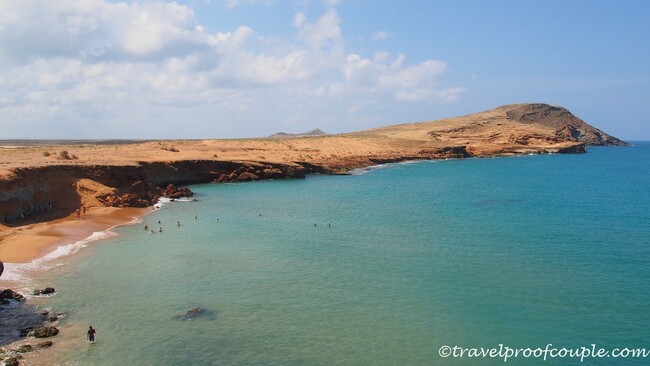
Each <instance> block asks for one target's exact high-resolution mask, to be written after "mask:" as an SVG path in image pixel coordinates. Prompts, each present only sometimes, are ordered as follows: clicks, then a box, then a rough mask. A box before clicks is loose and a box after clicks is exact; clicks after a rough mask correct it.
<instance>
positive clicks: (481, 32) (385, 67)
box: [0, 0, 650, 141]
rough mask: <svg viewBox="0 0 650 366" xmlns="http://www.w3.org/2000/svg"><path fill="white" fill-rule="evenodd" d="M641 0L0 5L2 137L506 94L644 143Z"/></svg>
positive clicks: (393, 115) (115, 131) (260, 118)
mask: <svg viewBox="0 0 650 366" xmlns="http://www.w3.org/2000/svg"><path fill="white" fill-rule="evenodd" d="M648 14H650V2H648V1H642V0H639V1H634V0H625V1H599V0H572V1H566V0H544V1H541V0H540V1H520V0H501V1H479V0H477V1H470V0H464V1H453V0H450V1H434V0H429V1H394V0H393V1H386V0H186V1H176V2H169V1H162V0H155V1H133V2H129V1H125V2H117V1H108V0H20V1H10V0H0V131H1V132H0V139H204V138H244V137H263V136H268V135H271V134H273V133H276V132H280V131H282V132H288V133H299V132H305V131H308V130H311V129H314V128H320V129H322V130H324V131H325V132H328V133H340V132H349V131H355V130H361V129H368V128H373V127H380V126H385V125H390V124H398V123H408V122H418V121H429V120H434V119H439V118H445V117H453V116H459V115H466V114H470V113H475V112H480V111H483V110H489V109H492V108H496V107H498V106H500V105H504V104H513V103H525V102H541V103H548V104H552V105H560V106H563V107H566V108H568V109H569V110H570V111H571V112H572V113H573V114H575V115H576V116H578V117H580V118H582V119H583V120H585V121H586V122H587V123H589V124H591V125H593V126H595V127H597V128H599V129H601V130H603V131H604V132H606V133H609V134H611V135H614V136H616V137H619V138H622V139H625V140H631V141H635V140H650V117H649V116H650V113H648V112H647V108H648V106H649V105H650V21H648V20H647V18H648Z"/></svg>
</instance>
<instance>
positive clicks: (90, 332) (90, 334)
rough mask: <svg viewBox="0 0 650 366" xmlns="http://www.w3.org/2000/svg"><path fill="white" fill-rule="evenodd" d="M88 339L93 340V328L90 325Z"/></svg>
mask: <svg viewBox="0 0 650 366" xmlns="http://www.w3.org/2000/svg"><path fill="white" fill-rule="evenodd" d="M88 341H90V342H95V330H94V329H93V326H92V325H91V326H90V328H88Z"/></svg>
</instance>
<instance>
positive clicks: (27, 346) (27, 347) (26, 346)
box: [16, 344, 33, 353]
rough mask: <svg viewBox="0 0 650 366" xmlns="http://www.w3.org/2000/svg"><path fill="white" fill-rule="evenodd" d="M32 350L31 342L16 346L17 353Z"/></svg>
mask: <svg viewBox="0 0 650 366" xmlns="http://www.w3.org/2000/svg"><path fill="white" fill-rule="evenodd" d="M31 351H33V347H32V345H31V344H23V345H22V346H20V347H18V349H17V350H16V352H18V353H27V352H31Z"/></svg>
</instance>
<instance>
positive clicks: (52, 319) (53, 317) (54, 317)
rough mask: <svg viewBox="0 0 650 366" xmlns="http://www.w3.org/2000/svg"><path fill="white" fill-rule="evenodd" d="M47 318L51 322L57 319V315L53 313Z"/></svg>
mask: <svg viewBox="0 0 650 366" xmlns="http://www.w3.org/2000/svg"><path fill="white" fill-rule="evenodd" d="M47 320H49V321H51V322H55V321H57V320H59V317H58V316H56V315H53V316H51V317H49V318H47Z"/></svg>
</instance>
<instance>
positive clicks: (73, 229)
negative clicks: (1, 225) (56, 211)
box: [0, 207, 151, 263]
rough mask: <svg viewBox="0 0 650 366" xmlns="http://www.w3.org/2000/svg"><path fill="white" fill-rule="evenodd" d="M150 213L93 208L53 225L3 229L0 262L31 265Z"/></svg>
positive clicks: (136, 210) (148, 210)
mask: <svg viewBox="0 0 650 366" xmlns="http://www.w3.org/2000/svg"><path fill="white" fill-rule="evenodd" d="M150 211H151V209H150V208H148V209H147V208H117V207H94V208H91V209H90V210H88V211H86V214H85V215H83V214H82V215H81V216H80V217H79V218H77V217H76V215H75V214H72V215H70V216H68V217H65V218H62V219H57V220H54V221H49V222H44V223H37V224H30V225H27V226H21V227H17V228H5V230H3V231H2V232H0V259H2V261H3V262H5V263H27V262H31V261H32V260H34V259H37V258H40V257H43V256H45V255H47V254H48V253H51V252H52V251H54V250H55V249H56V248H58V247H59V246H62V245H67V244H71V243H74V242H76V241H78V240H82V239H85V238H88V237H89V236H90V235H92V233H94V232H98V231H104V230H107V229H109V228H111V227H114V226H116V225H121V224H126V223H128V222H131V221H132V220H133V219H134V218H137V217H140V216H142V215H144V214H145V213H147V212H150Z"/></svg>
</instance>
